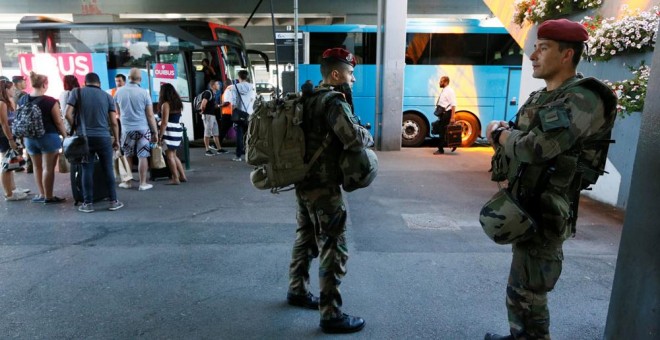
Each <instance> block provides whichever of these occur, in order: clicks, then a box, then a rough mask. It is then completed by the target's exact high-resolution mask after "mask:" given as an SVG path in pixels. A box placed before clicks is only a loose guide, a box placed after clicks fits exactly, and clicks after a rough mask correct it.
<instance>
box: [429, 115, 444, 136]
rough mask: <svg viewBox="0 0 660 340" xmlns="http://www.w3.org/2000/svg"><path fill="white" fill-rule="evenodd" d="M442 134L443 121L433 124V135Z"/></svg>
mask: <svg viewBox="0 0 660 340" xmlns="http://www.w3.org/2000/svg"><path fill="white" fill-rule="evenodd" d="M440 132H442V121H440V119H438V120H436V121H434V122H433V123H431V134H433V135H439V134H440Z"/></svg>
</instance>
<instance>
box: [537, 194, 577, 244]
mask: <svg viewBox="0 0 660 340" xmlns="http://www.w3.org/2000/svg"><path fill="white" fill-rule="evenodd" d="M540 201H541V202H540V203H541V212H542V213H541V230H542V232H543V234H544V236H545V237H546V238H547V239H548V240H550V241H564V240H566V239H568V238H569V237H570V236H571V233H572V230H571V227H570V226H569V225H568V220H569V216H570V215H569V205H568V200H567V199H566V198H565V197H564V195H560V194H558V193H554V192H549V191H546V192H544V193H542V194H541V200H540Z"/></svg>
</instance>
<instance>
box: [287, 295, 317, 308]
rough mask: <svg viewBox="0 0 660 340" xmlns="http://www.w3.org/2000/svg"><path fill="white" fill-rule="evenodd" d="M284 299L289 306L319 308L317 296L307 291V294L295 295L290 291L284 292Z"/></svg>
mask: <svg viewBox="0 0 660 340" xmlns="http://www.w3.org/2000/svg"><path fill="white" fill-rule="evenodd" d="M286 300H287V302H288V303H289V304H290V305H291V306H297V307H303V308H309V309H316V310H318V309H319V298H317V297H316V296H314V294H312V293H309V292H308V293H307V295H295V294H291V293H287V294H286Z"/></svg>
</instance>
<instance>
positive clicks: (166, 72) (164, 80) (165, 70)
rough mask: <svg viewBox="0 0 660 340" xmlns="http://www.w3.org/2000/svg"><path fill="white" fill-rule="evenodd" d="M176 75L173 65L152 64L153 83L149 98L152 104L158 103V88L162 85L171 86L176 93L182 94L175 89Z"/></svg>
mask: <svg viewBox="0 0 660 340" xmlns="http://www.w3.org/2000/svg"><path fill="white" fill-rule="evenodd" d="M176 77H177V74H176V65H175V64H154V67H153V82H152V85H151V90H152V92H151V98H152V100H153V101H154V102H157V101H158V94H159V92H160V87H161V86H163V84H172V86H174V88H175V89H176V90H177V92H178V93H182V92H181V90H180V89H178V88H177V79H176Z"/></svg>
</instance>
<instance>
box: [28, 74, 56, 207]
mask: <svg viewBox="0 0 660 340" xmlns="http://www.w3.org/2000/svg"><path fill="white" fill-rule="evenodd" d="M30 81H31V83H32V88H33V91H32V93H31V94H30V97H29V98H28V100H27V104H26V105H32V104H34V105H37V106H38V107H39V109H40V110H41V114H42V116H41V119H42V122H43V124H44V130H45V131H46V133H45V134H44V135H43V136H41V137H39V138H28V137H25V138H23V140H24V142H25V148H26V149H27V152H28V154H29V155H30V157H31V158H32V165H33V167H34V180H35V182H36V183H37V187H38V188H39V195H38V196H35V197H34V198H33V199H32V202H34V203H40V202H42V203H61V202H64V198H61V197H57V196H54V195H53V184H54V182H55V165H56V164H57V156H58V154H59V150H60V148H61V147H62V140H61V139H60V136H62V137H66V135H67V134H66V129H65V128H64V122H63V121H62V116H61V113H60V104H59V103H58V101H57V99H55V98H53V97H51V96H47V95H46V91H48V77H46V76H45V75H43V74H37V73H34V72H30Z"/></svg>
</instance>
